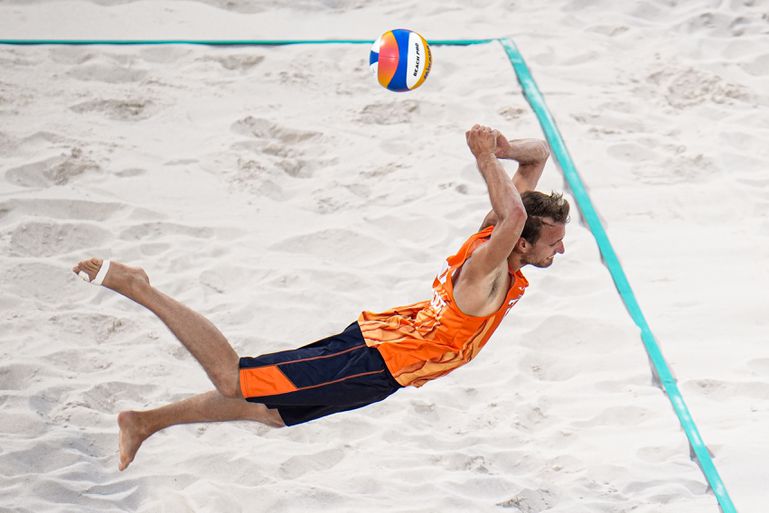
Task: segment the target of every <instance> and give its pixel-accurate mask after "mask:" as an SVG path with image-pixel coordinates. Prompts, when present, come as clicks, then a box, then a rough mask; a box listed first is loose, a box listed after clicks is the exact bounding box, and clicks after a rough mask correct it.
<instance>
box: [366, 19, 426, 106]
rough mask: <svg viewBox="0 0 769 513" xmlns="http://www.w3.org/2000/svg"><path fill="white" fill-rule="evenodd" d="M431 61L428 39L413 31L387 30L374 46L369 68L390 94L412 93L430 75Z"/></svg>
mask: <svg viewBox="0 0 769 513" xmlns="http://www.w3.org/2000/svg"><path fill="white" fill-rule="evenodd" d="M431 64H432V58H431V55H430V47H429V46H428V45H427V41H426V40H425V38H423V37H422V36H420V35H419V34H417V33H416V32H414V31H412V30H407V29H395V30H388V31H387V32H385V33H384V34H382V35H381V36H380V37H379V39H377V40H376V42H374V44H373V45H372V46H371V54H370V55H369V67H370V68H371V71H372V72H373V73H374V76H375V77H376V79H377V81H378V82H379V83H380V84H381V85H382V87H386V88H387V89H389V90H390V91H396V92H403V91H411V90H412V89H416V88H417V87H419V86H421V85H422V84H423V83H424V81H425V79H426V78H427V75H428V74H429V73H430V65H431Z"/></svg>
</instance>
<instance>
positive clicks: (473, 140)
mask: <svg viewBox="0 0 769 513" xmlns="http://www.w3.org/2000/svg"><path fill="white" fill-rule="evenodd" d="M498 136H499V132H498V131H497V130H494V129H493V128H490V127H487V126H483V125H473V127H472V128H471V129H470V130H468V131H467V132H465V138H466V139H467V146H468V147H469V148H470V151H471V152H472V154H473V155H475V158H479V157H481V156H483V155H488V154H492V155H493V154H494V153H495V152H496V150H497V137H498Z"/></svg>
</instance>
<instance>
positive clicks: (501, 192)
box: [462, 125, 526, 284]
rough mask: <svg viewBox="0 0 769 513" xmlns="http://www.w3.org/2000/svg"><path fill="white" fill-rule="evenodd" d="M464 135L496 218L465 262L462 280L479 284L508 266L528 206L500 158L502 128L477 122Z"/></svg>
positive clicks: (488, 281) (521, 229) (491, 279)
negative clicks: (489, 230)
mask: <svg viewBox="0 0 769 513" xmlns="http://www.w3.org/2000/svg"><path fill="white" fill-rule="evenodd" d="M465 135H466V137H467V145H468V146H469V147H470V151H471V152H472V153H473V155H474V156H475V161H476V164H477V165H478V170H479V171H480V173H481V175H482V176H483V179H484V180H485V181H486V186H487V188H488V191H489V199H490V200H491V207H492V209H493V212H494V214H495V215H496V218H497V219H496V223H495V225H496V226H495V228H494V231H493V232H492V234H491V238H490V239H489V241H488V242H487V243H485V244H484V245H483V246H481V247H480V248H478V250H476V251H475V252H474V253H473V255H472V257H471V258H470V260H468V261H467V263H466V264H465V265H464V266H463V270H462V274H463V280H464V281H465V282H470V283H478V284H483V283H491V282H493V281H494V280H495V279H496V275H497V274H498V271H499V269H500V268H501V267H502V266H503V263H504V264H505V266H504V268H505V269H507V266H506V262H507V258H508V257H509V256H510V253H512V251H513V247H514V246H515V244H516V242H518V239H519V238H520V236H521V232H522V231H523V226H524V224H525V223H526V209H525V208H524V207H523V202H522V201H521V195H520V193H519V192H518V190H517V189H516V187H515V186H514V185H513V181H512V180H511V179H510V177H509V176H508V175H507V173H506V172H505V169H504V168H503V167H502V164H501V163H500V162H499V160H498V159H497V155H496V151H497V149H498V148H497V139H498V138H499V137H500V134H499V132H497V131H496V130H492V129H491V128H488V127H483V126H479V125H475V126H474V127H473V128H471V129H470V130H469V131H468V132H467V133H466V134H465Z"/></svg>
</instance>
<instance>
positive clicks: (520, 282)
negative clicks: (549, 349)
mask: <svg viewBox="0 0 769 513" xmlns="http://www.w3.org/2000/svg"><path fill="white" fill-rule="evenodd" d="M493 230H494V227H493V226H489V227H487V228H485V229H484V230H481V231H480V232H478V233H476V234H474V235H473V236H471V237H470V238H469V239H467V241H465V243H464V244H463V245H462V247H461V248H460V249H459V251H458V252H457V254H455V255H453V256H450V257H448V258H447V259H446V261H445V262H444V265H443V269H442V270H441V272H440V273H439V274H438V276H436V278H435V280H434V281H433V299H432V301H429V300H426V301H420V302H419V303H414V304H412V305H406V306H399V307H395V308H391V309H390V310H387V311H385V312H381V313H373V312H362V313H361V314H360V316H359V317H358V324H359V325H360V329H361V332H362V333H363V338H364V340H365V341H366V344H367V345H369V346H372V347H376V348H377V349H378V350H379V352H380V353H381V354H382V357H383V358H384V361H385V363H386V365H387V368H388V370H389V371H390V373H391V374H392V375H393V377H394V378H395V380H396V381H397V382H398V383H400V384H401V385H403V386H408V385H412V386H416V387H419V386H422V385H424V384H425V383H426V382H427V381H430V380H432V379H435V378H438V377H440V376H443V375H445V374H448V373H449V372H451V371H452V370H454V369H456V368H457V367H460V366H462V365H464V364H466V363H467V362H469V361H470V360H472V359H473V358H475V355H477V354H478V352H479V351H480V350H481V349H482V348H483V346H484V345H485V344H486V342H487V341H488V340H489V338H490V337H491V335H492V334H493V333H494V331H495V330H496V329H497V327H498V326H499V324H500V323H501V322H502V319H503V318H504V316H505V315H506V314H507V312H508V311H509V310H510V309H511V308H512V307H513V305H515V303H517V302H518V300H519V299H520V298H521V296H522V295H523V293H524V291H525V289H526V287H527V286H528V285H529V282H528V281H526V278H525V277H524V276H523V274H522V273H521V271H520V270H519V271H516V272H514V273H513V272H510V274H511V279H510V288H509V289H508V291H507V296H506V297H505V300H504V301H503V302H502V305H501V306H500V307H499V309H498V310H497V311H496V312H494V313H492V314H490V315H487V316H484V317H476V316H473V315H467V314H465V313H464V312H462V311H461V310H460V309H459V307H458V306H457V304H456V302H455V301H454V284H453V282H452V277H453V273H454V271H456V270H457V269H459V268H460V267H461V266H462V265H463V264H464V263H465V262H466V261H467V259H468V258H470V255H472V253H473V251H475V250H476V249H477V248H478V247H479V246H481V245H482V244H483V243H485V242H486V241H488V239H489V237H491V232H492V231H493Z"/></svg>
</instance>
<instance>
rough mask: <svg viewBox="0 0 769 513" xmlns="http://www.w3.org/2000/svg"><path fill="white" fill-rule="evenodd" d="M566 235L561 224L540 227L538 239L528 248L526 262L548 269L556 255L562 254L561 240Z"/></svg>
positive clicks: (564, 226) (563, 225)
mask: <svg viewBox="0 0 769 513" xmlns="http://www.w3.org/2000/svg"><path fill="white" fill-rule="evenodd" d="M565 235H566V225H565V224H561V223H552V224H550V223H547V224H543V225H542V229H541V231H540V233H539V239H537V242H536V243H535V244H532V245H531V246H529V251H528V252H527V254H526V262H527V263H529V264H531V265H533V266H534V267H543V268H544V267H550V266H551V265H552V264H553V259H554V258H555V255H557V254H563V252H564V251H565V248H564V246H563V238H564V236H565Z"/></svg>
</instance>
